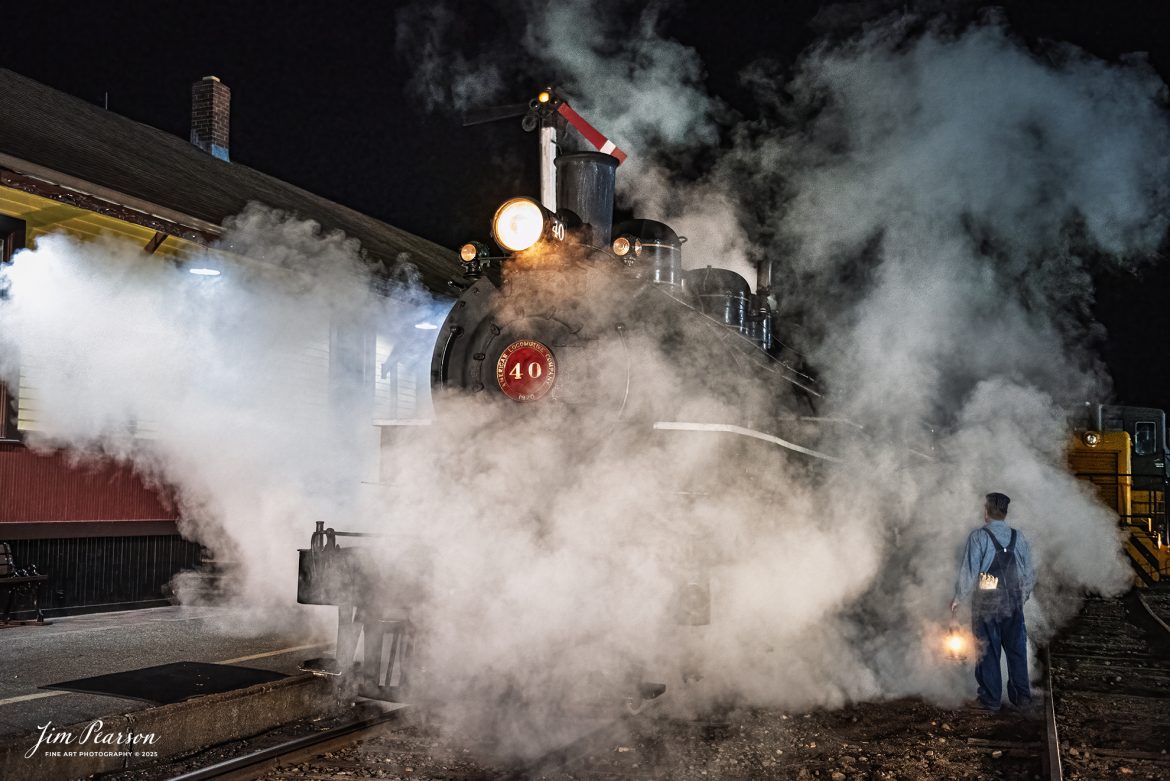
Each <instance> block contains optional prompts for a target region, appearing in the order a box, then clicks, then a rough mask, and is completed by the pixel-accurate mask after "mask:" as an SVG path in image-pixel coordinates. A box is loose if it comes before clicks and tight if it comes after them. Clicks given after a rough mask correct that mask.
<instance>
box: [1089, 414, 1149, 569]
mask: <svg viewBox="0 0 1170 781" xmlns="http://www.w3.org/2000/svg"><path fill="white" fill-rule="evenodd" d="M1112 409H1115V410H1116V409H1121V408H1112ZM1132 409H1138V408H1132ZM1163 419H1164V418H1163ZM1098 420H1100V416H1098ZM1146 422H1147V421H1139V423H1138V427H1139V429H1144V424H1145V423H1146ZM1121 425H1124V423H1122V424H1121ZM1163 431H1164V429H1163ZM1143 434H1144V431H1143V430H1139V432H1138V436H1143ZM1143 438H1144V437H1143ZM1157 441H1158V442H1161V441H1162V438H1161V437H1159V438H1157ZM1142 444H1143V447H1142V448H1137V444H1136V441H1135V437H1134V436H1131V434H1130V432H1129V431H1126V430H1112V431H1110V430H1095V429H1090V430H1079V431H1075V432H1074V433H1073V436H1072V439H1071V441H1070V443H1069V447H1068V466H1069V469H1070V470H1071V471H1072V473H1073V474H1074V475H1075V476H1076V477H1077V478H1079V479H1081V480H1085V481H1086V482H1088V483H1091V484H1092V485H1093V487H1094V488H1095V489H1096V492H1097V496H1098V497H1099V498H1100V500H1101V501H1102V503H1104V504H1106V505H1108V506H1109V507H1110V508H1111V509H1112V510H1113V511H1114V512H1116V513H1117V518H1118V523H1119V524H1120V526H1121V528H1122V529H1123V530H1124V531H1125V533H1126V534H1125V542H1124V545H1125V554H1126V556H1127V557H1128V558H1129V561H1130V564H1131V565H1132V566H1133V569H1134V573H1135V580H1136V583H1137V585H1139V586H1145V587H1149V586H1155V585H1158V584H1160V583H1163V582H1166V583H1170V547H1168V546H1167V545H1166V542H1165V532H1166V478H1165V474H1164V469H1155V470H1152V471H1151V470H1149V469H1145V468H1138V469H1135V462H1136V463H1138V466H1139V467H1144V466H1146V465H1145V464H1144V463H1143V462H1144V461H1146V460H1149V459H1147V458H1142V457H1143V456H1148V455H1150V453H1147V452H1144V451H1146V450H1148V449H1149V448H1148V447H1146V444H1147V443H1142ZM1151 463H1153V462H1151ZM1157 466H1158V467H1163V466H1164V463H1159V464H1157Z"/></svg>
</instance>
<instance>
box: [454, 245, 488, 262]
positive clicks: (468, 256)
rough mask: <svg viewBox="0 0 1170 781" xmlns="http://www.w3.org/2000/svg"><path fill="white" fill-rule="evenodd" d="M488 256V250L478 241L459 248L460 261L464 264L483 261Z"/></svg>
mask: <svg viewBox="0 0 1170 781" xmlns="http://www.w3.org/2000/svg"><path fill="white" fill-rule="evenodd" d="M487 256H488V248H487V247H486V246H484V245H483V244H480V243H479V242H478V241H469V242H467V243H466V244H464V245H463V246H462V247H460V248H459V259H460V260H462V261H463V262H464V263H471V262H472V261H475V260H482V259H484V258H486V257H487Z"/></svg>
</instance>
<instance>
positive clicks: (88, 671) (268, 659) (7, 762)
mask: <svg viewBox="0 0 1170 781" xmlns="http://www.w3.org/2000/svg"><path fill="white" fill-rule="evenodd" d="M245 620H246V617H245V616H243V615H233V614H232V609H230V608H217V607H180V606H174V607H160V608H151V609H145V610H132V611H124V612H117V613H96V614H90V615H83V616H72V617H65V618H56V619H53V621H52V623H51V624H50V625H47V626H35V625H29V626H15V627H7V628H2V629H0V777H15V778H23V777H28V778H33V777H37V772H35V771H39V770H43V769H45V766H46V765H54V764H56V765H58V767H57V768H56V770H57V771H58V772H60V775H56V776H55V777H57V778H65V777H71V776H73V775H74V774H75V773H76V771H77V770H78V769H83V770H90V768H92V770H90V772H95V771H98V770H105V769H108V768H109V767H110V765H111V763H110V762H105V761H102V762H99V761H96V760H91V761H86V760H81V761H75V762H69V763H65V762H64V761H61V762H47V761H46V760H45V759H44V758H43V757H41V755H43V754H46V753H48V752H47V749H49V748H60V747H52V746H48V745H45V746H42V747H41V750H40V751H38V752H37V755H38V756H35V757H33V759H38V758H40V761H39V762H38V763H37V766H36V767H34V766H33V765H32V764H30V763H31V762H32V760H28V761H27V762H26V761H22V757H21V755H20V754H21V752H23V751H25V750H27V749H29V748H32V747H33V746H34V745H35V744H36V743H37V741H36V736H37V735H38V734H40V733H41V732H42V731H43V725H45V724H47V723H48V724H51V725H52V728H51V730H50V732H52V731H55V730H57V729H62V730H65V729H66V728H70V727H72V728H74V729H73V731H74V732H76V731H77V728H78V727H79V725H82V726H84V725H85V724H86V723H92V722H93V721H94V720H98V719H100V720H102V721H103V723H104V725H105V726H104V728H105V729H106V730H107V731H110V732H112V731H118V732H121V733H127V734H129V733H142V732H148V731H149V732H154V733H156V734H158V735H159V738H160V740H161V741H162V742H163V743H165V744H170V745H163V746H156V747H155V748H158V749H162V753H164V754H165V753H172V752H173V750H175V749H178V748H179V746H178V743H179V742H181V743H182V744H183V750H186V749H187V748H189V746H190V745H191V744H194V743H198V742H199V740H200V736H199V735H197V734H192V733H202V734H203V739H204V740H205V741H206V742H214V741H215V740H217V739H218V738H219V737H220V736H221V733H222V734H231V732H233V731H234V732H237V733H241V734H247V733H248V732H249V730H255V731H257V732H258V731H260V730H262V729H267V728H270V726H271V724H268V723H267V722H274V723H281V719H285V720H291V719H294V718H301V717H303V716H304V715H305V713H303V712H299V711H303V710H305V709H306V708H309V709H311V708H312V707H314V703H315V702H316V701H317V700H319V699H320V697H321V696H322V692H323V691H324V690H325V689H327V687H324V686H323V684H325V682H324V681H323V680H322V679H319V678H313V677H312V676H310V675H307V674H306V673H303V672H301V671H299V670H298V666H299V665H300V663H301V662H303V661H304V660H305V659H307V658H311V657H317V656H321V655H323V654H324V653H327V652H328V650H329V648H330V647H331V645H332V641H331V640H330V641H323V642H318V641H317V640H318V638H314V637H312V636H308V637H306V635H305V634H304V631H305V630H304V628H303V627H301V628H299V629H298V630H297V631H299V632H300V633H299V634H298V633H297V631H286V632H270V633H266V634H261V635H259V636H255V637H241V636H239V635H238V633H235V632H232V631H229V630H228V629H227V627H230V626H233V625H236V626H238V625H239V624H240V623H241V622H242V621H245ZM180 663H182V664H180ZM162 665H169V667H167V668H166V669H168V670H170V669H178V670H180V672H181V673H182V671H183V670H185V669H187V668H190V667H196V668H198V669H199V670H200V673H201V674H204V673H207V672H209V673H210V678H207V680H208V681H209V682H210V686H211V691H212V692H213V693H210V694H207V695H206V696H196V697H194V698H191V697H185V696H184V695H183V691H182V686H179V687H178V688H177V689H176V690H175V691H172V692H164V691H157V690H155V689H153V688H152V687H156V686H158V685H159V684H158V683H157V682H158V681H159V680H162V681H167V680H169V679H167V678H166V677H165V676H164V677H163V678H161V679H160V678H158V677H155V678H149V677H148V678H147V679H146V680H145V684H144V682H143V680H141V674H140V673H135V674H134V675H131V676H126V677H127V678H129V679H130V680H131V683H132V684H135V685H136V686H137V688H135V685H132V686H131V687H130V688H123V689H121V690H118V687H117V686H115V687H113V689H114V690H116V691H118V693H117V694H112V695H111V694H93V693H86V692H84V691H78V690H77V689H78V688H81V689H84V688H85V686H84V685H81V686H80V687H78V686H72V688H73V689H74V690H73V691H69V690H63V689H58V688H52V689H46V688H43V687H46V686H52V685H54V684H61V683H63V682H73V683H74V684H77V683H79V679H87V678H90V677H92V676H108V675H111V674H117V673H125V672H131V671H141V670H145V669H146V668H157V667H159V666H162ZM209 665H227V666H229V668H230V669H224V668H220V667H211V666H209ZM256 671H261V672H256ZM263 671H267V672H263ZM136 676H137V678H138V679H137V681H135V678H136ZM172 677H174V676H172ZM182 677H183V675H182V674H180V675H179V676H178V678H180V679H181V678H182ZM187 677H188V678H189V677H190V676H187ZM198 680H199V681H203V680H204V678H199V679H198ZM196 685H197V686H202V685H203V684H202V683H201V682H200V683H197V684H196ZM216 686H218V687H219V688H218V689H217V688H215V687H216ZM99 688H101V687H99ZM107 688H108V687H107ZM135 694H137V695H138V698H136V697H135V696H134V695H135ZM245 699H249V700H252V701H254V702H252V701H249V702H245V701H244V700H245ZM151 700H153V701H151ZM201 708H202V710H200V709H201ZM249 719H252V720H254V721H255V723H254V724H249V723H247V722H248V720H249ZM228 727H231V729H228ZM253 734H254V733H253ZM180 736H181V740H180ZM91 742H92V741H91ZM26 743H27V744H28V745H27V746H26V745H25V744H26ZM13 763H16V765H14V764H13ZM65 764H68V765H69V766H70V767H69V770H68V772H63V771H65V770H66V768H65V767H64V765H65ZM113 764H114V765H115V766H117V765H120V764H122V763H121V762H117V761H115V762H114V763H113ZM14 770H16V771H17V772H18V773H19V775H14V776H9V775H7V773H8V772H12V771H14ZM49 777H54V776H53V775H50V776H49Z"/></svg>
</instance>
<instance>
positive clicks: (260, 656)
mask: <svg viewBox="0 0 1170 781" xmlns="http://www.w3.org/2000/svg"><path fill="white" fill-rule="evenodd" d="M324 647H325V644H324V643H309V644H308V645H294V646H292V647H290V648H281V649H280V650H279V651H265V652H264V653H262V654H252V655H251V656H237V657H236V658H235V659H224V660H223V661H222V662H216V664H235V663H236V662H250V661H252V660H253V659H263V658H265V657H268V656H280V655H281V654H291V653H292V652H293V651H307V650H309V649H310V648H324Z"/></svg>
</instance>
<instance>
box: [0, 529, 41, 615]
mask: <svg viewBox="0 0 1170 781" xmlns="http://www.w3.org/2000/svg"><path fill="white" fill-rule="evenodd" d="M48 580H49V576H48V575H42V574H41V573H39V572H37V567H36V565H35V564H34V565H32V566H30V567H29V568H28V569H18V568H17V566H16V562H15V561H14V560H13V558H12V546H10V545H9V544H8V543H6V542H0V594H6V597H5V600H4V616H3V619H2V623H3V624H4V625H24V624H28V623H30V622H28V621H10V620H9V619H10V618H11V616H12V602H13V600H15V599H16V596H17V595H18V594H19V595H28V596H32V607H33V610H34V611H35V613H36V623H37V624H41V625H44V624H45V623H46V622H45V614H44V613H42V612H41V585H42V584H43V583H45V582H47V581H48Z"/></svg>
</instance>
